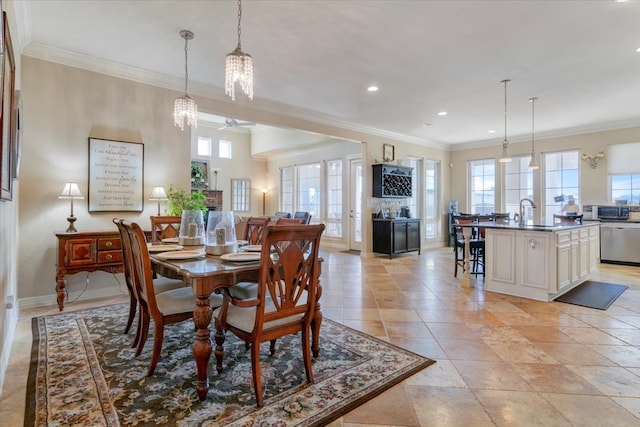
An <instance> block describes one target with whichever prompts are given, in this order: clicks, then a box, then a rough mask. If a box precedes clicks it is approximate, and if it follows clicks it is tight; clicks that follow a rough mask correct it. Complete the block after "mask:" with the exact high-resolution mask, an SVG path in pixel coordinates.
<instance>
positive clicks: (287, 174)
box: [280, 167, 293, 214]
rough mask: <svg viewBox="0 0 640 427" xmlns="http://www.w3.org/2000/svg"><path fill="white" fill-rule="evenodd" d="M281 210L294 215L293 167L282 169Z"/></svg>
mask: <svg viewBox="0 0 640 427" xmlns="http://www.w3.org/2000/svg"><path fill="white" fill-rule="evenodd" d="M280 210H281V211H283V212H291V213H292V214H293V167H286V168H282V169H280Z"/></svg>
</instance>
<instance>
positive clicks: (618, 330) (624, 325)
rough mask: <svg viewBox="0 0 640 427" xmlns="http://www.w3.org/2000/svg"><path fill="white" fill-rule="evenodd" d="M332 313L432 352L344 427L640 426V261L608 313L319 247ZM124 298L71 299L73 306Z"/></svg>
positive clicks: (11, 405) (20, 393) (1, 417)
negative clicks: (465, 284) (425, 364)
mask: <svg viewBox="0 0 640 427" xmlns="http://www.w3.org/2000/svg"><path fill="white" fill-rule="evenodd" d="M323 256H324V258H325V262H324V264H323V272H322V284H323V287H324V294H323V296H322V311H323V313H324V315H325V317H327V318H330V319H333V320H336V321H340V322H342V323H344V324H346V325H348V326H350V327H353V328H355V329H359V330H362V331H364V332H366V333H369V334H371V335H375V336H377V337H380V338H382V339H385V340H388V341H390V342H392V343H394V344H397V345H399V346H402V347H405V348H408V349H410V350H413V351H415V352H417V353H420V354H422V355H424V356H427V357H430V358H432V359H435V360H437V363H436V364H435V365H432V366H431V367H429V368H427V369H425V370H423V371H421V372H419V373H417V374H416V375H414V376H413V377H411V378H408V379H407V380H405V381H404V382H403V383H401V384H399V385H397V386H396V387H393V388H392V389H390V390H388V391H386V392H385V393H383V394H381V395H380V396H378V397H376V398H374V399H373V400H371V401H369V402H367V403H365V404H364V405H362V406H360V407H359V408H356V409H355V410H354V411H352V412H350V413H348V414H346V415H345V416H343V417H342V418H340V419H338V420H336V421H335V422H334V423H332V424H331V425H332V427H337V426H345V427H347V426H349V427H354V426H467V425H468V426H495V425H497V426H530V425H541V426H632V425H633V426H640V268H639V267H623V266H614V265H608V264H602V265H600V267H599V270H598V271H597V272H596V273H595V276H594V279H595V280H601V281H605V282H612V283H620V284H626V285H629V286H630V288H629V289H628V290H627V291H625V292H624V293H623V294H622V296H621V297H620V298H618V300H617V301H616V302H615V303H614V304H613V305H612V306H611V307H610V308H609V309H608V310H607V311H600V310H595V309H588V308H582V307H578V306H574V305H569V304H563V303H556V302H552V303H543V302H537V301H532V300H527V299H522V298H515V297H509V296H505V295H500V294H495V293H491V292H485V291H484V289H483V283H482V279H481V278H480V279H479V281H478V282H477V283H476V286H475V288H473V289H463V288H461V287H460V284H459V282H458V280H457V279H455V278H454V277H453V256H452V253H451V251H450V249H448V248H444V249H438V250H431V251H423V252H422V254H421V255H418V254H416V253H413V254H407V255H404V256H400V257H397V258H394V259H393V260H389V259H388V258H387V257H383V256H377V255H376V256H374V257H364V258H361V257H359V256H357V255H350V254H343V253H339V252H325V253H324V254H323ZM119 301H126V299H125V297H124V296H123V297H119V298H111V299H103V300H100V301H92V302H87V303H82V304H79V303H74V304H71V305H69V307H68V308H66V310H72V309H81V308H86V307H87V306H93V305H104V304H113V303H115V302H119ZM55 312H56V308H55V307H47V308H44V309H40V310H31V311H29V312H24V313H22V315H21V318H20V323H19V326H18V331H17V334H16V338H15V342H14V343H13V347H12V351H11V358H10V362H9V363H10V366H9V369H8V372H7V378H6V381H5V386H4V390H3V392H2V396H0V424H1V425H3V426H20V425H22V424H23V413H24V400H25V387H26V377H27V372H28V366H29V364H28V361H29V351H30V348H31V329H30V318H31V317H32V316H34V315H42V314H49V313H55Z"/></svg>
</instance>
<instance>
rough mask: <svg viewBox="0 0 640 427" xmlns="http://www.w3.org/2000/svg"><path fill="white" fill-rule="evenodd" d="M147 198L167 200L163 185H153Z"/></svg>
mask: <svg viewBox="0 0 640 427" xmlns="http://www.w3.org/2000/svg"><path fill="white" fill-rule="evenodd" d="M149 200H158V201H160V200H168V197H167V193H166V192H165V191H164V187H153V191H152V192H151V197H149Z"/></svg>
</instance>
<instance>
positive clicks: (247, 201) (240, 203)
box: [231, 178, 251, 212]
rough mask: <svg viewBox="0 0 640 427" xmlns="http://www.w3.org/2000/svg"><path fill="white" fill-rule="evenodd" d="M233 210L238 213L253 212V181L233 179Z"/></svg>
mask: <svg viewBox="0 0 640 427" xmlns="http://www.w3.org/2000/svg"><path fill="white" fill-rule="evenodd" d="M231 210H233V211H237V212H248V211H250V210H251V180H249V179H235V178H232V179H231Z"/></svg>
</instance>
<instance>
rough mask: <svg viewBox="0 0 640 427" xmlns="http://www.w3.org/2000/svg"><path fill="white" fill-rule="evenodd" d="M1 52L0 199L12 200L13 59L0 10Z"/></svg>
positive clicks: (11, 48)
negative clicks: (0, 24)
mask: <svg viewBox="0 0 640 427" xmlns="http://www.w3.org/2000/svg"><path fill="white" fill-rule="evenodd" d="M0 33H1V34H2V41H1V43H0V45H1V47H2V52H1V55H0V67H1V70H0V78H1V80H2V81H1V84H0V86H1V88H2V89H1V94H2V100H1V105H0V135H1V136H0V154H1V156H2V157H1V159H0V160H1V162H0V200H7V201H10V200H12V191H13V177H14V160H13V158H14V154H15V148H14V146H15V143H16V141H15V139H16V135H15V132H13V131H12V130H13V129H15V127H13V126H12V123H13V118H12V117H13V107H14V105H13V103H14V92H15V61H14V57H13V47H12V44H11V35H10V34H9V25H8V23H7V14H6V12H2V29H1V31H0Z"/></svg>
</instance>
